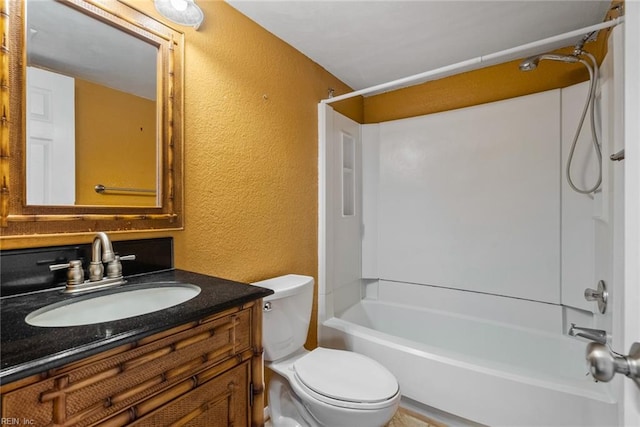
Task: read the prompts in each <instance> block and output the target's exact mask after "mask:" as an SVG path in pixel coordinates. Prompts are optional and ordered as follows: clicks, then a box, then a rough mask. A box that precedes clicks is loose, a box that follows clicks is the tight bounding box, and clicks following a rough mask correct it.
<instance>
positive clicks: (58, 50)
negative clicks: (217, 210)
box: [0, 0, 184, 237]
mask: <svg viewBox="0 0 640 427" xmlns="http://www.w3.org/2000/svg"><path fill="white" fill-rule="evenodd" d="M0 5H1V7H2V17H1V19H2V35H3V37H2V46H1V48H2V52H1V54H2V80H1V101H2V115H1V116H0V128H1V130H2V135H1V137H0V234H2V236H3V237H4V236H18V235H33V234H57V233H82V232H92V231H96V230H100V231H115V230H120V231H121V230H166V229H180V228H182V224H183V213H182V212H183V192H182V183H183V154H182V152H183V63H184V61H183V52H184V34H183V33H181V32H179V31H177V30H175V29H172V28H170V27H168V26H167V25H165V24H163V23H161V22H159V21H157V20H155V19H153V18H151V17H149V16H147V15H145V14H144V13H142V12H140V11H138V10H136V9H134V8H132V7H130V6H128V5H126V4H124V3H121V2H119V1H116V0H2V1H1V3H0ZM76 43H80V44H76ZM62 87H66V88H68V89H65V90H64V91H63V90H62V89H61V88H62ZM68 110H70V112H69V111H68ZM63 116H64V117H63ZM61 147H66V148H61Z"/></svg>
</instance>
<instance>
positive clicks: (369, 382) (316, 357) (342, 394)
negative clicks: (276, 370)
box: [293, 348, 399, 410]
mask: <svg viewBox="0 0 640 427" xmlns="http://www.w3.org/2000/svg"><path fill="white" fill-rule="evenodd" d="M293 371H294V375H293V377H294V379H295V381H296V383H297V384H298V385H299V386H300V387H301V388H302V389H303V390H304V391H305V392H306V393H308V394H309V395H311V396H312V397H314V398H315V399H317V400H320V401H321V402H324V403H327V404H330V405H334V406H338V407H343V408H351V409H362V410H367V409H379V408H384V407H386V406H388V405H389V404H392V403H393V398H394V397H395V396H397V395H398V393H399V386H398V382H397V381H396V379H395V377H394V376H393V375H392V374H391V372H389V371H388V370H387V369H386V368H385V367H383V366H382V365H380V364H379V363H378V362H376V361H375V360H373V359H370V358H368V357H366V356H363V355H361V354H358V353H353V352H350V351H343V350H332V349H327V348H316V349H315V350H313V351H311V352H309V353H307V354H305V355H304V356H303V357H301V358H299V359H298V360H296V361H295V363H294V364H293Z"/></svg>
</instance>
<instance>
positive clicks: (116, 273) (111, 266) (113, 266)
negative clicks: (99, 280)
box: [107, 255, 136, 279]
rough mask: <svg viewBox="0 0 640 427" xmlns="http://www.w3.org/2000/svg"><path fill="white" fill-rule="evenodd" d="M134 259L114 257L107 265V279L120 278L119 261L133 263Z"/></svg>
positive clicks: (130, 257)
mask: <svg viewBox="0 0 640 427" xmlns="http://www.w3.org/2000/svg"><path fill="white" fill-rule="evenodd" d="M134 259H136V256H135V255H124V256H119V255H116V256H114V258H113V261H110V262H109V263H108V264H107V277H108V278H109V279H113V278H118V277H122V263H121V262H120V261H133V260H134Z"/></svg>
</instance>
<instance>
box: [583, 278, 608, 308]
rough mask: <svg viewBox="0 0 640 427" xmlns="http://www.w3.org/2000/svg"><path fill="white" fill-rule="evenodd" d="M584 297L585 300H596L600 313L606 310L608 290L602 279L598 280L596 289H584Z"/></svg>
mask: <svg viewBox="0 0 640 427" xmlns="http://www.w3.org/2000/svg"><path fill="white" fill-rule="evenodd" d="M584 299H586V300H587V301H597V302H598V309H599V310H600V313H602V314H604V313H605V311H607V302H608V300H609V292H607V285H605V283H604V280H600V281H599V282H598V289H591V288H587V289H585V290H584Z"/></svg>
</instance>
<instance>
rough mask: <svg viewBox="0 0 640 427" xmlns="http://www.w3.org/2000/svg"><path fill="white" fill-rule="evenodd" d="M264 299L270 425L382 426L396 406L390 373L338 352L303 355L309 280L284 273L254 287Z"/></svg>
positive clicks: (395, 385)
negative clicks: (263, 292) (267, 292)
mask: <svg viewBox="0 0 640 427" xmlns="http://www.w3.org/2000/svg"><path fill="white" fill-rule="evenodd" d="M254 285H257V286H262V287H264V288H269V289H273V291H274V292H275V293H274V294H273V295H270V296H268V297H266V298H264V310H263V327H262V329H263V345H264V350H265V352H264V358H265V366H266V367H267V368H269V369H270V370H271V371H273V373H274V375H273V376H272V379H271V382H270V383H269V410H270V412H271V422H272V423H273V426H274V427H298V426H311V427H320V426H322V427H355V426H357V427H378V426H384V425H385V424H386V423H387V422H388V421H389V420H390V419H391V418H392V417H393V414H394V413H395V412H396V410H397V408H398V405H399V403H400V388H399V386H398V381H397V380H396V379H395V377H394V376H393V374H391V372H389V371H388V370H387V369H386V368H385V367H384V366H382V365H380V364H379V363H378V362H376V361H375V360H372V359H370V358H368V357H366V356H363V355H361V354H358V353H353V352H349V351H344V350H332V349H327V348H316V349H315V350H312V351H308V350H306V349H305V348H304V347H303V345H304V342H305V341H306V338H307V330H308V329H309V321H310V318H311V305H312V302H313V278H312V277H308V276H299V275H295V274H289V275H287V276H281V277H276V278H273V279H268V280H264V281H261V282H257V283H254Z"/></svg>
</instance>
